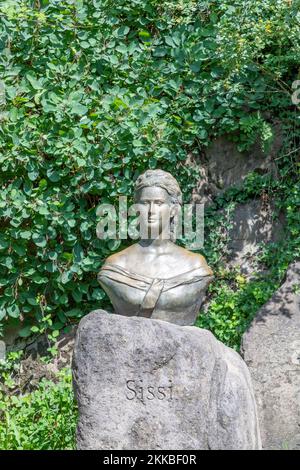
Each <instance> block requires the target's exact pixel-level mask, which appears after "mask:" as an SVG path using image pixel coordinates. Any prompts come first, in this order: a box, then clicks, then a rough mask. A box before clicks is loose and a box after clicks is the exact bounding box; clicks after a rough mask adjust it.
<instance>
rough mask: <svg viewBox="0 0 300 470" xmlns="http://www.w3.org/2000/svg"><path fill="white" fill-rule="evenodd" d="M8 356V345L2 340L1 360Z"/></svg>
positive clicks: (0, 344) (0, 342) (0, 345)
mask: <svg viewBox="0 0 300 470" xmlns="http://www.w3.org/2000/svg"><path fill="white" fill-rule="evenodd" d="M5 356H6V346H5V343H4V341H0V361H3V360H4V359H5Z"/></svg>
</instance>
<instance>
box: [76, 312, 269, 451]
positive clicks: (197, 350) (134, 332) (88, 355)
mask: <svg viewBox="0 0 300 470" xmlns="http://www.w3.org/2000/svg"><path fill="white" fill-rule="evenodd" d="M73 378H74V389H75V394H76V397H77V402H78V405H79V414H80V417H79V422H78V428H77V448H78V449H82V450H83V449H104V450H111V449H121V450H124V449H149V450H154V449H180V450H189V449H257V448H260V437H259V430H258V423H257V415H256V406H255V400H254V396H253V391H252V386H251V381H250V375H249V371H248V369H247V367H246V365H245V363H244V362H243V360H242V359H241V357H240V356H239V355H238V354H237V353H236V352H235V351H233V350H231V349H229V348H227V347H226V346H224V345H223V344H222V343H220V342H219V341H217V340H216V339H215V337H214V336H213V335H212V334H211V333H210V332H208V331H207V330H202V329H199V328H195V327H191V326H184V327H181V326H178V325H174V324H171V323H168V322H164V321H161V320H151V319H147V318H142V317H124V316H119V315H111V314H109V313H107V312H105V311H103V310H98V311H95V312H92V313H90V314H89V315H87V316H86V317H84V318H83V319H82V320H81V322H80V325H79V328H78V331H77V336H76V341H75V349H74V356H73Z"/></svg>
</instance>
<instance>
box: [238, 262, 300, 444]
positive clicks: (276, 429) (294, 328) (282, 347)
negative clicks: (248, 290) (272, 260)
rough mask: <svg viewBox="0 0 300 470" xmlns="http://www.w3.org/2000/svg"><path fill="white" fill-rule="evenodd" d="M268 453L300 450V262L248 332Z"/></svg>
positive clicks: (246, 346) (246, 351) (247, 355)
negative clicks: (270, 451)
mask: <svg viewBox="0 0 300 470" xmlns="http://www.w3.org/2000/svg"><path fill="white" fill-rule="evenodd" d="M242 350H243V355H244V359H245V361H246V363H247V364H248V367H249V369H250V372H251V376H252V381H253V386H254V390H255V395H256V400H257V405H258V411H259V419H260V427H261V433H262V443H263V448H265V449H297V450H300V261H298V262H295V263H294V264H293V265H292V266H291V267H290V268H289V270H288V273H287V278H286V281H285V283H284V284H283V285H282V287H281V288H280V289H279V290H278V291H277V292H276V294H274V296H273V297H272V299H271V300H270V301H269V302H268V303H267V304H266V305H265V306H264V307H263V308H262V309H261V310H260V311H259V312H258V314H257V316H256V317H255V319H254V320H253V322H252V324H251V326H250V328H249V329H248V331H247V332H246V333H245V334H244V337H243V343H242Z"/></svg>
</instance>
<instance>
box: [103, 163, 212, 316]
mask: <svg viewBox="0 0 300 470" xmlns="http://www.w3.org/2000/svg"><path fill="white" fill-rule="evenodd" d="M135 201H136V202H137V203H138V205H139V207H140V223H141V225H142V227H141V228H142V229H143V230H142V233H147V234H148V235H149V236H147V237H143V238H141V240H140V241H139V242H138V243H135V244H133V245H132V246H130V247H128V248H126V249H124V250H122V251H121V252H119V253H116V254H113V255H112V256H109V257H108V258H107V260H106V261H105V264H104V266H103V267H102V268H101V270H100V272H99V276H98V279H99V282H100V284H101V286H102V288H103V289H104V290H105V292H106V293H107V295H108V296H109V298H110V300H111V302H112V304H113V307H114V310H115V313H117V314H119V315H126V316H143V317H148V318H150V317H151V318H155V319H159V320H165V321H168V322H171V323H176V324H178V325H193V324H194V322H195V319H196V317H197V315H198V312H199V309H200V306H201V304H202V302H203V298H204V295H205V292H206V289H207V287H208V285H209V283H210V282H211V280H212V279H213V273H212V271H211V269H210V268H209V267H208V265H207V263H206V261H205V258H204V257H203V256H201V255H199V254H197V253H193V252H191V251H188V250H187V249H185V248H182V247H180V246H178V245H176V244H175V241H176V240H175V232H176V230H175V229H176V227H175V225H176V215H177V214H178V209H179V208H180V206H181V205H182V193H181V190H180V188H179V185H178V183H177V181H176V180H175V178H173V176H172V175H171V174H170V173H167V172H165V171H162V170H148V171H146V172H145V173H144V174H142V175H141V176H140V177H139V178H138V179H137V181H136V185H135ZM166 220H167V222H168V223H166ZM153 233H155V236H152V234H153Z"/></svg>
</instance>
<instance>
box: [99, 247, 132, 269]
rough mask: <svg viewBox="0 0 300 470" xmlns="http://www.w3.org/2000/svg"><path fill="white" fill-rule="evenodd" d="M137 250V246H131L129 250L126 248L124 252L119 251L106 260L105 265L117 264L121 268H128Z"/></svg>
mask: <svg viewBox="0 0 300 470" xmlns="http://www.w3.org/2000/svg"><path fill="white" fill-rule="evenodd" d="M135 251H136V248H135V245H131V246H129V247H127V248H125V249H124V250H122V251H119V252H118V253H114V254H113V255H110V256H109V257H108V258H106V260H105V264H107V263H110V264H117V265H118V266H120V267H121V268H126V267H127V266H128V259H130V258H131V256H132V255H133V254H134V253H135Z"/></svg>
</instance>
